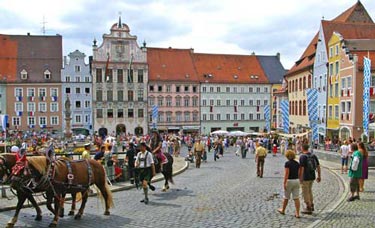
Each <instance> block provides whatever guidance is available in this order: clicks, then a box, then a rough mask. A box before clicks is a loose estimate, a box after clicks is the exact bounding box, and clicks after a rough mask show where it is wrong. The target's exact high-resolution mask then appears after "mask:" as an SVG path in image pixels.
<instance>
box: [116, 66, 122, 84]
mask: <svg viewBox="0 0 375 228" xmlns="http://www.w3.org/2000/svg"><path fill="white" fill-rule="evenodd" d="M117 82H118V83H124V70H123V69H117Z"/></svg>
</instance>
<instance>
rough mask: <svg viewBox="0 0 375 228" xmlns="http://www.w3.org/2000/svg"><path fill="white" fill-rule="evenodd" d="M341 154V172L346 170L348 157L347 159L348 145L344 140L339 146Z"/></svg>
mask: <svg viewBox="0 0 375 228" xmlns="http://www.w3.org/2000/svg"><path fill="white" fill-rule="evenodd" d="M340 154H341V173H342V174H343V173H344V172H345V173H347V172H348V159H349V146H348V141H347V140H345V142H344V144H343V145H342V146H341V147H340Z"/></svg>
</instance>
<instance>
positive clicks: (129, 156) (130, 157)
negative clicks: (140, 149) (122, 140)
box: [125, 142, 136, 184]
mask: <svg viewBox="0 0 375 228" xmlns="http://www.w3.org/2000/svg"><path fill="white" fill-rule="evenodd" d="M135 155H136V151H135V147H134V143H133V142H130V143H129V149H128V150H127V151H126V157H125V161H126V162H127V163H128V173H129V179H130V183H131V184H134V162H135Z"/></svg>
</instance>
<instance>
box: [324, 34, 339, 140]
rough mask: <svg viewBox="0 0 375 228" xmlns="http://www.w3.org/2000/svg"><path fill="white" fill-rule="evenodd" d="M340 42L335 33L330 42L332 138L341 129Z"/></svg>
mask: <svg viewBox="0 0 375 228" xmlns="http://www.w3.org/2000/svg"><path fill="white" fill-rule="evenodd" d="M340 40H341V36H340V35H339V34H336V33H333V35H332V36H331V38H330V40H329V42H328V86H327V88H328V89H327V130H328V136H331V137H332V135H333V134H332V131H335V130H338V129H339V127H340V95H341V94H340V93H341V85H340V81H341V80H340V62H341V61H340V60H341V58H340V49H341V46H340ZM330 107H332V111H330V109H331V108H330ZM335 107H338V108H335ZM330 114H332V115H330ZM335 135H336V134H335Z"/></svg>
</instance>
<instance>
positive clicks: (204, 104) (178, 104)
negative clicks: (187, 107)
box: [176, 97, 206, 107]
mask: <svg viewBox="0 0 375 228" xmlns="http://www.w3.org/2000/svg"><path fill="white" fill-rule="evenodd" d="M180 106H181V97H176V107H180ZM203 106H206V100H203Z"/></svg>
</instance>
